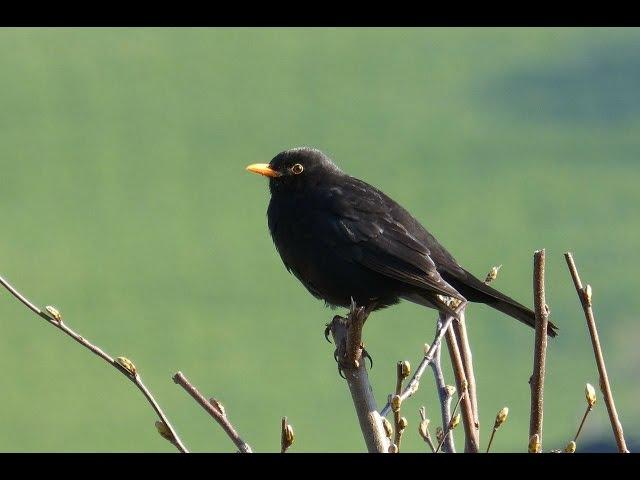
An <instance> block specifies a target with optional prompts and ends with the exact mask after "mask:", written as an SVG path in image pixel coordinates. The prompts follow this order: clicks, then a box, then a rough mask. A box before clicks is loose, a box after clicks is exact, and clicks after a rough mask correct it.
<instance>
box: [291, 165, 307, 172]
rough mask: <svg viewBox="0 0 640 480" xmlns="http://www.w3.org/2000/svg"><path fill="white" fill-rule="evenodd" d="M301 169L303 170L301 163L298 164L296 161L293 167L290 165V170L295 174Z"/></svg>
mask: <svg viewBox="0 0 640 480" xmlns="http://www.w3.org/2000/svg"><path fill="white" fill-rule="evenodd" d="M303 170H304V167H303V166H302V165H300V164H299V163H296V164H295V165H294V166H293V167H291V171H292V172H293V173H294V174H295V175H299V174H301V173H302V171H303Z"/></svg>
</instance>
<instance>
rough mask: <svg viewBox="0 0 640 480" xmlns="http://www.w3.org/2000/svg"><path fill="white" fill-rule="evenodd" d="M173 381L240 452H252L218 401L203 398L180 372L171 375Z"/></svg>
mask: <svg viewBox="0 0 640 480" xmlns="http://www.w3.org/2000/svg"><path fill="white" fill-rule="evenodd" d="M173 381H174V382H175V383H177V384H178V385H180V386H181V387H182V388H183V389H184V390H185V391H186V392H187V393H188V394H189V395H191V397H192V398H193V399H194V400H195V401H196V402H198V403H199V404H200V406H201V407H202V408H204V409H205V411H206V412H207V413H208V414H209V415H211V416H212V417H213V419H214V420H215V421H216V422H218V425H220V426H221V427H222V429H223V430H224V431H225V433H226V434H227V436H228V437H229V438H230V439H231V441H232V442H233V443H234V444H235V445H236V447H238V450H240V452H241V453H252V450H251V447H250V446H249V444H248V443H246V442H245V441H244V440H242V438H240V435H238V432H237V431H236V429H235V428H234V426H233V425H232V424H231V422H230V421H229V419H228V418H227V414H226V412H225V409H224V407H223V406H222V404H221V403H220V402H218V401H217V400H216V399H215V398H212V399H211V401H208V400H207V399H206V398H204V396H202V394H201V393H200V392H199V391H198V389H197V388H196V387H194V386H193V385H192V384H191V383H190V382H189V380H188V379H187V377H185V376H184V375H183V374H182V372H177V373H176V374H175V375H174V376H173Z"/></svg>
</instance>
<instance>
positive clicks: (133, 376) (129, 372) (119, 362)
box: [0, 276, 188, 453]
mask: <svg viewBox="0 0 640 480" xmlns="http://www.w3.org/2000/svg"><path fill="white" fill-rule="evenodd" d="M0 284H2V286H3V287H4V288H6V289H7V290H8V291H9V292H10V293H11V294H12V295H13V296H14V297H16V298H17V299H18V300H20V302H22V303H23V304H24V305H25V306H26V307H27V308H28V309H29V310H31V311H32V312H33V313H35V314H36V315H38V316H39V317H40V318H42V319H44V320H46V321H47V322H48V323H50V324H51V325H53V326H54V327H55V328H57V329H58V330H60V331H61V332H63V333H65V334H66V335H68V336H69V337H71V338H73V339H74V340H75V341H76V342H78V343H79V344H80V345H82V346H83V347H85V348H86V349H88V350H89V351H90V352H92V353H93V354H95V355H97V356H98V357H100V358H102V359H103V360H104V361H105V362H107V363H108V364H110V365H112V366H113V367H115V368H116V370H118V371H119V372H120V373H122V374H124V375H125V377H127V378H128V379H129V380H130V381H131V382H132V383H133V384H134V385H135V386H136V387H137V388H138V389H139V390H140V391H141V392H142V394H143V395H144V397H145V398H146V399H147V401H148V402H149V404H150V405H151V407H152V408H153V410H154V411H155V412H156V414H157V415H158V417H159V418H160V421H161V422H162V424H163V425H164V426H166V429H164V427H158V426H157V428H158V431H160V429H161V428H163V430H164V434H163V433H161V435H162V436H163V437H164V438H166V439H167V440H168V441H170V442H171V443H172V444H173V445H175V446H176V448H177V449H178V450H180V451H181V452H183V453H188V450H187V448H186V447H185V446H184V444H183V443H182V440H180V437H179V436H178V434H177V433H176V431H175V429H174V428H173V426H172V425H171V423H170V422H169V419H168V418H167V416H166V415H165V414H164V412H163V411H162V408H160V405H159V404H158V402H157V401H156V399H155V398H154V396H153V394H152V393H151V392H150V391H149V389H148V388H147V387H146V385H145V384H144V383H143V382H142V378H141V377H140V374H139V373H138V371H137V369H136V367H135V365H134V364H133V363H132V362H131V361H130V360H128V359H127V358H125V357H118V358H116V359H114V358H113V357H111V355H109V354H108V353H106V352H104V351H103V350H102V349H101V348H100V347H98V346H96V345H94V344H93V343H91V342H90V341H89V340H87V339H86V338H84V337H83V336H81V335H80V334H78V333H77V332H75V331H74V330H72V329H71V328H70V327H68V326H67V325H66V324H65V323H64V322H63V321H62V316H61V315H60V313H59V312H58V311H57V310H56V309H55V308H53V307H50V306H47V307H45V310H42V309H40V307H38V306H37V305H35V304H34V303H32V302H31V301H29V300H28V299H27V298H26V297H25V296H24V295H22V294H21V293H20V292H18V291H17V290H16V289H15V288H14V287H13V286H12V285H11V284H10V283H9V282H8V281H7V280H5V279H4V278H3V277H1V276H0Z"/></svg>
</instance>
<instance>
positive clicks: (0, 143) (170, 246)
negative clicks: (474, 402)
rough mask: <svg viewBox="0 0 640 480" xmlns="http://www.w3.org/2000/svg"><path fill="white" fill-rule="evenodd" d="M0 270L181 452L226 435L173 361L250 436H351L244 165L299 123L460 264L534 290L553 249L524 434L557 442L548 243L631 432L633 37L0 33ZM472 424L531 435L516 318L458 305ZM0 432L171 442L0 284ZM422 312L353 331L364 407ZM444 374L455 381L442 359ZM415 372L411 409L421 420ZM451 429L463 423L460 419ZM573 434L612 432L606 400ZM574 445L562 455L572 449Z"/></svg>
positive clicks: (335, 380) (561, 378)
mask: <svg viewBox="0 0 640 480" xmlns="http://www.w3.org/2000/svg"><path fill="white" fill-rule="evenodd" d="M0 65H1V73H0V92H1V93H0V98H1V99H2V103H1V105H2V108H1V109H0V152H1V153H0V167H1V172H2V173H1V176H0V212H1V213H2V217H1V218H2V223H1V231H2V234H1V235H0V274H2V275H4V276H6V277H7V278H8V279H9V280H10V281H12V282H13V283H14V284H15V285H16V286H17V287H18V288H19V289H21V290H22V291H23V292H24V293H25V294H26V295H27V296H29V297H30V298H31V299H32V300H34V301H35V302H36V303H38V304H40V305H46V304H53V305H56V306H57V307H58V308H59V309H60V310H61V311H62V312H63V314H64V317H65V319H66V321H67V322H68V323H69V324H70V325H71V326H72V327H74V328H76V329H77V330H78V331H79V332H81V333H82V334H83V335H85V336H86V337H87V338H89V339H91V340H93V341H94V342H96V343H97V344H99V345H100V346H102V347H103V348H104V349H106V350H107V351H108V352H110V353H112V354H113V355H126V356H128V357H129V358H131V359H132V360H133V361H134V362H135V363H136V365H137V367H138V369H139V370H140V371H141V372H142V375H143V378H144V379H145V380H146V382H147V384H148V386H149V387H150V388H151V389H152V390H153V391H154V392H155V393H156V395H157V398H158V399H159V401H160V403H161V405H162V406H163V407H164V409H165V411H166V412H167V414H168V415H169V418H170V419H171V420H173V422H174V425H175V426H176V428H177V430H178V432H179V433H180V434H181V436H182V438H183V440H184V441H185V443H187V445H188V446H189V447H190V448H191V449H193V450H195V451H233V446H232V444H231V443H230V442H229V441H228V439H227V438H226V437H225V436H224V433H223V432H222V430H221V429H220V428H218V427H217V425H215V424H214V423H213V422H212V421H211V420H210V419H209V418H208V417H207V416H206V415H205V414H204V412H203V411H202V410H201V409H200V408H199V407H198V406H197V405H196V404H195V403H194V402H193V401H192V400H191V399H190V398H188V396H187V395H186V394H185V393H184V392H183V391H181V390H180V389H179V388H178V387H177V386H176V385H174V384H173V382H172V381H171V375H172V374H173V373H174V372H175V371H177V370H181V371H183V372H184V373H185V374H186V375H187V376H188V377H189V378H190V379H191V380H192V381H193V382H194V383H195V384H196V385H197V386H198V387H199V388H200V389H201V390H202V391H203V393H206V394H208V395H215V396H216V397H217V398H218V399H220V400H221V401H222V402H223V403H224V404H225V405H226V407H227V411H228V414H229V416H230V418H231V420H232V421H233V422H234V423H235V424H236V427H237V428H238V430H239V431H240V432H241V434H242V435H243V436H244V437H245V439H246V440H247V441H248V442H249V443H251V445H252V446H253V447H254V449H255V450H258V451H276V450H278V448H279V435H280V433H279V421H280V417H281V416H283V415H287V416H288V417H289V420H290V422H291V423H292V424H293V426H294V428H295V431H296V435H297V438H296V443H295V445H294V447H293V449H292V451H362V450H363V449H364V443H363V441H362V438H361V435H360V433H359V429H358V426H357V420H356V417H355V414H354V411H353V407H352V404H351V400H350V397H349V395H348V391H347V388H346V385H344V382H343V380H341V379H340V378H339V377H338V375H337V372H336V367H335V363H334V361H333V358H332V352H333V346H331V345H329V344H327V343H326V342H325V341H324V338H323V334H322V333H323V329H324V325H325V323H326V322H327V321H328V320H329V319H330V318H331V317H332V316H333V315H334V314H335V312H333V311H331V310H329V309H326V308H324V306H323V304H322V303H321V302H319V301H317V300H315V299H313V298H312V297H311V296H310V295H309V294H307V292H306V291H305V290H304V288H303V287H302V286H301V285H300V284H299V283H298V282H297V280H296V279H295V278H294V277H293V276H291V275H289V274H288V273H287V272H286V270H285V269H284V267H283V266H282V264H281V261H280V259H279V257H278V255H277V253H276V251H275V249H274V247H273V244H272V242H271V239H270V238H269V235H268V231H267V226H266V207H267V202H268V191H267V185H266V182H265V181H263V180H262V179H260V178H256V177H255V176H253V175H249V174H247V173H246V172H245V171H244V167H245V165H247V164H248V163H254V162H267V161H269V160H270V159H271V158H272V157H273V156H274V155H275V154H276V153H277V152H279V151H281V150H284V149H286V148H289V147H293V146H298V145H312V146H316V147H319V148H321V149H322V150H324V151H325V152H327V153H328V154H330V155H331V156H332V157H333V158H334V159H335V161H336V162H337V163H338V164H339V165H340V166H341V167H342V168H343V169H344V170H346V171H347V172H349V173H351V174H352V175H355V176H358V177H360V178H362V179H364V180H366V181H368V182H370V183H372V184H374V185H376V186H378V187H380V188H381V189H383V190H384V191H385V192H386V193H388V194H389V195H390V196H392V197H393V198H395V199H396V200H398V201H399V202H400V203H402V204H403V205H405V206H406V207H407V208H408V209H409V210H410V211H411V212H412V213H413V214H414V215H415V216H416V217H417V218H418V219H419V220H421V221H422V222H423V223H424V224H425V226H427V228H429V230H430V231H431V232H432V233H434V234H435V235H436V236H437V237H438V238H439V239H440V241H441V242H442V243H443V244H444V245H445V246H446V247H447V248H448V249H449V250H450V251H451V252H452V253H453V254H454V256H455V257H456V258H457V259H458V260H459V261H460V262H461V263H463V264H464V265H465V266H467V267H468V268H469V269H470V270H471V271H473V272H475V273H476V274H477V275H478V276H484V275H485V274H486V272H487V271H488V270H489V268H490V267H491V266H492V265H496V264H503V267H502V270H501V272H500V276H499V278H498V280H497V281H496V283H495V285H496V287H497V288H499V289H501V290H504V291H505V292H506V293H508V294H510V295H511V296H513V297H515V298H516V299H519V300H521V301H522V302H524V303H528V304H532V292H531V290H532V287H531V285H532V280H531V271H532V254H533V251H534V250H535V249H538V248H542V247H545V248H546V249H547V271H548V276H547V299H548V302H549V305H550V307H551V311H552V314H551V315H552V317H551V318H552V319H553V321H554V322H555V323H556V324H558V325H559V326H560V335H559V337H558V338H557V339H555V340H554V341H552V342H550V351H549V357H548V363H547V365H548V367H547V368H548V375H547V383H546V390H545V405H546V410H545V415H544V420H545V423H544V427H545V430H544V447H545V449H551V448H560V447H562V446H564V444H566V442H567V441H568V440H569V439H571V438H572V437H573V434H574V433H575V429H576V427H577V424H578V422H579V419H580V416H581V414H582V412H583V410H584V398H583V389H584V384H585V383H586V382H590V383H592V384H594V385H597V384H598V379H597V372H596V368H595V363H594V361H593V355H592V352H591V347H590V342H589V338H588V334H587V330H586V327H585V324H584V319H583V317H582V313H581V309H580V307H579V303H578V299H577V296H576V293H575V290H574V288H573V285H572V283H571V279H570V277H569V275H568V272H567V269H566V266H565V264H564V259H563V258H562V253H563V252H565V251H567V250H572V251H573V252H574V253H575V258H576V262H577V264H578V267H579V269H580V272H581V274H582V277H583V281H585V282H588V283H591V284H592V286H593V291H594V302H595V307H596V315H597V319H598V321H599V328H600V335H601V340H602V344H603V348H604V352H605V357H606V360H607V362H608V368H609V375H610V377H611V380H612V385H613V389H614V394H615V396H616V400H617V404H618V405H617V406H618V410H619V412H620V414H621V420H622V423H623V425H624V427H625V433H626V434H627V437H628V440H629V441H630V442H632V441H634V440H635V441H638V440H639V435H638V433H637V432H638V427H640V407H639V406H638V397H639V395H640V383H639V382H638V366H639V364H640V353H639V352H640V350H638V346H637V345H638V341H639V340H640V326H639V324H638V318H637V312H638V311H639V310H640V299H639V297H638V295H637V292H638V290H639V289H640V280H639V279H638V275H637V267H638V265H639V263H640V253H638V248H637V246H638V244H639V243H640V221H639V219H638V205H639V201H640V191H639V188H638V183H639V181H640V168H639V165H638V162H639V161H640V159H639V154H640V90H639V89H638V88H637V87H638V84H639V82H640V31H639V30H630V29H619V30H606V29H597V30H593V29H589V30H582V29H325V28H322V29H231V28H224V29H75V30H74V29H7V28H5V29H0ZM467 317H468V323H469V330H470V336H471V342H472V348H473V352H474V361H475V365H476V376H477V380H478V395H479V405H480V419H481V425H482V429H481V435H482V441H483V443H484V444H485V445H486V439H487V437H488V434H489V432H490V427H491V425H492V422H493V418H494V415H495V413H496V412H497V411H498V410H499V409H500V408H501V407H502V406H505V405H507V406H509V408H510V416H509V421H508V423H507V424H506V425H505V426H504V427H503V428H502V430H501V431H500V432H499V434H498V436H497V437H496V440H495V442H494V449H495V451H522V450H523V449H525V448H526V441H527V432H528V416H529V385H528V383H527V380H528V378H529V375H530V373H531V360H532V346H533V334H532V331H531V330H529V329H526V328H524V327H523V326H522V325H520V324H518V323H517V322H515V321H513V320H511V319H509V318H507V317H505V316H503V315H501V314H499V313H497V312H495V311H492V310H490V309H488V308H486V307H484V306H478V305H472V306H471V307H470V308H469V311H468V314H467ZM0 322H1V324H0V325H1V328H2V332H3V334H2V336H0V362H1V363H2V368H1V369H0V380H1V383H2V385H3V388H2V394H1V395H0V450H2V451H23V450H25V451H49V450H53V451H172V450H173V447H172V446H171V445H169V444H168V443H167V442H165V441H164V440H163V439H162V438H161V437H160V436H159V435H157V433H156V432H155V428H154V425H153V423H154V421H155V417H154V414H153V412H152V410H151V409H150V408H149V407H148V406H147V405H146V403H145V401H144V399H143V398H142V396H141V395H140V394H139V392H138V391H137V390H135V389H134V388H132V386H131V385H130V384H129V382H127V381H125V379H124V378H122V377H121V376H120V375H118V374H117V373H116V372H115V371H113V370H112V369H110V368H109V367H107V366H106V365H104V364H103V363H102V362H101V361H100V360H99V359H97V358H95V357H93V356H91V355H90V354H89V353H88V352H86V351H85V350H83V349H82V348H81V347H79V346H78V345H76V344H74V343H73V342H72V341H71V340H70V339H68V338H67V337H64V336H63V335H61V334H60V333H59V332H58V331H56V330H54V329H53V328H51V327H49V326H47V325H45V324H44V322H43V321H42V320H40V319H38V318H37V317H35V316H34V315H33V314H31V313H30V312H29V311H27V309H25V308H24V307H23V306H22V305H20V304H19V303H18V302H16V301H15V300H14V299H13V298H12V297H10V296H9V295H8V294H7V293H6V292H4V291H3V292H1V293H0ZM434 326H435V314H434V312H433V311H428V310H425V309H424V308H421V307H418V306H415V305H411V304H401V305H400V306H398V307H395V308H392V309H388V310H386V311H382V312H379V313H376V314H375V315H374V316H372V317H371V320H370V321H369V322H368V323H367V328H366V329H365V335H366V336H365V340H366V343H367V348H368V350H369V351H370V352H371V354H372V355H373V357H374V362H375V363H374V368H373V370H372V372H371V379H372V382H373V387H374V390H375V392H376V394H377V397H378V401H379V402H380V403H382V402H383V401H384V400H385V399H386V395H387V393H388V392H390V391H391V390H392V388H393V385H394V372H395V361H396V360H401V359H408V360H410V361H411V362H412V364H413V365H415V364H416V360H417V359H418V357H419V354H420V352H421V348H422V344H423V343H424V342H430V341H431V338H432V335H433V329H434ZM448 379H449V381H450V382H451V383H452V382H453V378H452V376H451V374H450V373H448ZM433 390H434V388H433V380H432V378H431V376H430V375H428V376H426V377H425V379H424V380H423V382H422V388H421V389H420V391H419V393H418V394H417V396H416V397H414V398H413V399H412V400H410V401H409V402H408V404H407V405H406V406H405V409H404V414H405V415H406V416H407V418H408V420H409V430H408V432H409V433H408V434H407V435H405V440H404V450H405V451H421V450H424V446H423V444H422V443H421V442H422V441H421V440H420V439H419V437H418V435H417V424H418V414H417V411H418V408H419V406H420V405H422V404H426V405H427V410H428V411H429V412H430V416H431V418H432V422H434V423H435V422H436V421H437V419H438V417H439V415H438V414H437V409H438V405H437V400H436V396H435V395H434V391H433ZM457 435H458V445H459V446H460V445H461V441H462V438H461V432H458V433H457ZM582 438H583V442H587V441H588V440H604V441H606V442H608V443H609V444H610V448H611V449H613V448H614V445H615V444H614V441H613V438H612V435H611V430H610V426H609V423H608V419H607V415H606V410H605V408H604V404H603V403H602V401H601V398H600V401H599V404H598V406H597V407H596V410H595V412H594V413H593V414H592V416H591V417H590V418H589V420H588V422H587V425H586V427H585V430H584V432H583V437H582ZM580 446H581V444H580V442H579V443H578V450H579V449H580Z"/></svg>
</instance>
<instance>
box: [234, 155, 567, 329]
mask: <svg viewBox="0 0 640 480" xmlns="http://www.w3.org/2000/svg"><path fill="white" fill-rule="evenodd" d="M247 170H248V171H250V172H253V173H258V174H260V175H264V176H266V177H269V189H270V191H271V201H270V202H269V208H268V210H267V217H268V223H269V230H270V232H271V236H272V238H273V242H274V243H275V246H276V248H277V250H278V253H279V254H280V257H281V258H282V261H283V262H284V265H285V267H286V268H287V270H288V271H289V272H291V273H293V274H294V275H295V276H296V277H297V278H298V280H300V282H302V284H303V285H304V286H305V287H306V288H307V290H308V291H309V292H310V293H311V294H312V295H314V296H315V297H317V298H320V299H322V300H324V301H325V302H326V303H327V304H328V305H330V306H332V307H335V306H341V307H349V306H350V305H351V300H352V299H353V301H355V303H356V305H359V306H364V307H365V308H366V309H367V310H368V311H373V310H378V309H381V308H384V307H387V306H390V305H393V304H396V303H398V302H399V301H400V300H401V299H405V300H408V301H411V302H414V303H417V304H420V305H424V306H426V307H430V308H435V309H437V310H439V311H440V312H443V313H446V314H448V315H453V316H454V317H456V316H457V313H456V311H459V309H460V308H459V307H458V308H455V309H454V308H453V307H452V306H451V305H452V304H455V303H456V302H453V303H452V302H451V300H450V299H452V298H453V299H456V300H458V301H459V302H458V305H462V306H463V307H464V305H465V304H466V302H467V301H469V302H479V303H484V304H487V305H489V306H490V307H493V308H495V309H496V310H499V311H501V312H503V313H506V314H507V315H510V316H511V317H513V318H515V319H517V320H519V321H521V322H522V323H525V324H526V325H529V326H530V327H534V325H535V315H534V313H533V311H531V309H529V308H527V307H525V306H524V305H521V304H520V303H518V302H516V301H515V300H513V299H511V298H509V297H508V296H506V295H504V294H503V293H500V292H499V291H497V290H495V289H494V288H491V287H490V286H488V285H486V284H485V283H484V282H482V281H481V280H479V279H478V278H476V277H475V276H474V275H472V274H471V273H469V272H468V271H467V270H465V269H464V268H463V267H462V266H460V265H459V264H458V262H457V261H456V260H455V259H454V258H453V256H451V254H450V253H449V252H448V251H447V250H445V248H444V247H443V246H442V245H440V243H439V242H438V241H437V240H436V239H435V237H434V236H433V235H431V234H430V233H429V232H428V231H427V230H426V229H425V228H424V227H423V226H422V225H421V224H420V223H419V222H418V220H416V219H415V218H414V217H413V216H412V215H411V214H410V213H409V212H408V211H407V210H405V209H404V208H403V207H401V206H400V205H399V204H398V203H396V202H395V201H394V200H392V199H391V198H389V197H388V196H387V195H385V194H384V193H383V192H381V191H380V190H378V189H377V188H375V187H373V186H371V185H369V184H368V183H365V182H363V181H362V180H359V179H357V178H354V177H352V176H350V175H347V174H346V173H344V172H343V171H342V170H340V169H339V168H338V167H337V166H336V165H335V164H334V163H333V162H332V161H331V159H330V158H329V157H328V156H327V155H325V154H324V153H322V152H321V151H319V150H316V149H313V148H307V147H301V148H293V149H290V150H286V151H284V152H281V153H279V154H278V155H276V156H275V157H274V158H273V159H272V160H271V162H270V163H268V164H264V163H260V164H253V165H249V166H248V167H247ZM555 330H556V326H555V325H553V324H552V323H549V328H548V330H547V333H548V334H549V335H551V336H555V335H556V331H555Z"/></svg>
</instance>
